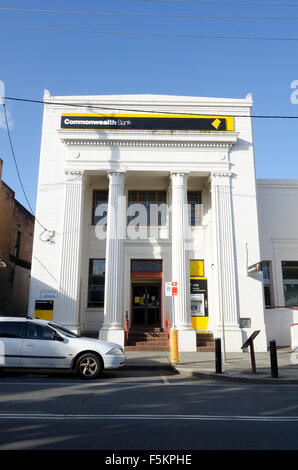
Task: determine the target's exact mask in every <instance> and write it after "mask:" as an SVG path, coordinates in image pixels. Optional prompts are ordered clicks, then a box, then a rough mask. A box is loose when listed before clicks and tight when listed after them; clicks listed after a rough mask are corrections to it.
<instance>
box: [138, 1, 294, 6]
mask: <svg viewBox="0 0 298 470" xmlns="http://www.w3.org/2000/svg"><path fill="white" fill-rule="evenodd" d="M142 1H143V2H164V3H184V4H187V3H190V4H197V5H221V6H241V7H246V6H248V7H298V3H251V2H213V1H212V2H204V1H198V0H185V1H184V0H142Z"/></svg>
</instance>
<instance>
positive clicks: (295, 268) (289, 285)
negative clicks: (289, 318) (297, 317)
mask: <svg viewBox="0 0 298 470" xmlns="http://www.w3.org/2000/svg"><path fill="white" fill-rule="evenodd" d="M281 266H282V277H283V286H284V296H285V306H287V307H297V306H298V261H282V262H281Z"/></svg>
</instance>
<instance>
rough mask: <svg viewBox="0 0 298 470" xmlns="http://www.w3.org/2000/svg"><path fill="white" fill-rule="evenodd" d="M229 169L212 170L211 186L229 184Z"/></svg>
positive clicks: (230, 174) (230, 173)
mask: <svg viewBox="0 0 298 470" xmlns="http://www.w3.org/2000/svg"><path fill="white" fill-rule="evenodd" d="M231 177H232V172H231V171H214V172H212V173H211V185H212V186H229V185H230V182H231Z"/></svg>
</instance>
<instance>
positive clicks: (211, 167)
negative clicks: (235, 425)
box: [29, 92, 298, 351]
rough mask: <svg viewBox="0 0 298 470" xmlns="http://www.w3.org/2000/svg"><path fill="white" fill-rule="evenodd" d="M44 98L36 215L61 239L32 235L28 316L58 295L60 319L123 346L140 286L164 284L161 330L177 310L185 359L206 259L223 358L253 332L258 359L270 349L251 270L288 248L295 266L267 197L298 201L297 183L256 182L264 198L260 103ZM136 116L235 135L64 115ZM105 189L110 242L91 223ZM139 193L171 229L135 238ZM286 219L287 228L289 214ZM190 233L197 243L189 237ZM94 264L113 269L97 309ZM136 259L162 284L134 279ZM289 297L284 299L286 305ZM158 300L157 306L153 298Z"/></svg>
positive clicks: (212, 325)
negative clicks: (222, 121) (85, 122)
mask: <svg viewBox="0 0 298 470" xmlns="http://www.w3.org/2000/svg"><path fill="white" fill-rule="evenodd" d="M45 101H46V102H47V104H45V109H44V120H43V129H42V144H41V157H40V170H39V182H38V195H37V210H36V216H37V219H38V220H39V221H40V222H41V223H42V224H43V225H45V226H46V227H47V229H48V230H49V231H52V232H54V233H51V234H49V232H46V233H42V230H41V229H40V227H39V226H38V225H36V227H35V239H34V250H33V259H32V277H31V288H30V305H29V314H30V315H33V314H34V311H35V302H36V301H37V300H39V299H40V298H41V295H42V293H44V292H45V291H49V292H50V294H49V295H51V293H52V295H53V299H54V310H53V318H54V320H55V321H57V322H59V323H61V324H63V325H65V326H67V327H68V328H71V329H73V330H77V331H84V332H86V331H87V332H90V331H93V332H99V335H100V337H102V338H107V339H109V340H112V341H115V342H117V343H121V344H124V324H125V316H126V312H127V314H128V319H129V323H130V325H131V324H133V322H134V318H136V317H134V315H135V314H134V313H133V311H134V310H133V309H134V308H137V307H138V306H139V305H138V302H141V300H142V296H138V295H139V294H138V292H140V291H139V290H138V286H140V285H141V284H142V285H143V287H144V288H145V289H147V288H149V287H150V286H151V287H152V289H153V290H152V291H151V293H152V292H154V286H155V287H156V288H157V290H156V292H159V293H160V294H158V295H159V297H158V300H159V301H160V308H159V309H158V314H156V315H157V316H156V321H157V322H159V323H160V326H161V327H162V328H164V325H165V319H166V312H168V313H169V315H170V319H171V323H172V325H173V323H175V327H176V328H177V329H178V331H179V341H180V350H181V351H194V350H196V339H195V338H196V332H195V329H194V327H193V326H194V323H193V321H192V318H191V299H192V297H191V294H190V261H192V260H200V261H203V262H204V263H203V265H204V275H203V276H202V278H203V277H204V279H206V278H207V284H208V314H209V318H208V324H207V327H205V329H208V330H209V331H211V332H213V334H214V337H223V338H224V340H225V349H226V351H240V350H241V346H242V344H243V343H244V342H245V340H246V339H247V338H248V337H249V336H250V334H251V333H252V332H253V331H255V330H260V334H259V335H258V336H257V338H256V340H255V350H256V351H265V350H267V335H269V336H270V337H271V339H274V338H272V335H271V332H270V331H271V330H270V326H269V327H268V325H267V329H266V327H265V318H266V317H265V313H264V312H265V308H264V295H263V278H262V273H256V274H253V275H250V276H249V275H248V274H247V268H248V266H251V265H253V264H255V263H259V262H260V261H262V260H268V261H269V260H270V261H272V262H273V263H275V261H277V260H282V259H284V258H283V256H285V255H284V254H283V253H282V250H284V249H285V250H290V252H288V253H287V259H291V260H295V259H297V252H298V251H297V248H298V245H297V244H298V240H297V239H298V226H297V219H296V221H295V222H293V224H294V225H293V226H292V227H290V226H289V227H288V231H287V232H285V233H284V234H281V232H280V230H279V229H280V224H279V223H276V225H275V226H274V231H273V227H272V223H271V221H272V219H271V215H270V214H269V212H268V211H267V209H268V207H267V206H270V211H271V210H274V207H273V205H272V206H271V202H268V197H267V195H268V194H269V195H270V191H271V192H273V193H274V195H275V196H274V197H276V198H277V199H278V200H279V196H278V192H279V191H281V192H282V191H283V189H282V188H283V184H285V186H286V189H285V191H288V190H289V187H288V186H290V191H292V193H291V195H289V198H290V199H289V203H291V204H293V206H294V207H296V209H297V193H298V191H297V182H296V183H293V184H292V185H291V183H289V185H288V183H283V182H281V183H280V186H281V187H280V188H279V187H278V184H277V186H276V184H273V185H272V187H271V186H270V181H269V182H266V181H263V180H259V181H258V193H257V182H256V176H255V164H254V147H253V137H252V126H251V118H250V114H251V107H252V99H251V96H250V95H248V96H247V97H246V98H245V99H237V100H236V99H216V98H192V97H173V96H158V95H131V96H123V95H120V96H79V97H74V96H67V97H65V96H63V97H61V96H55V97H53V96H50V94H49V93H48V92H45ZM57 103H59V104H57ZM63 103H65V105H63ZM69 104H72V106H70V105H69ZM130 110H131V112H134V113H136V112H137V113H139V114H142V113H144V115H145V114H146V113H151V114H152V113H159V114H167V113H172V114H177V115H198V116H219V117H220V116H234V127H233V129H230V130H216V129H214V130H211V131H210V130H207V131H203V130H200V131H198V130H136V129H134V130H133V129H65V128H61V115H62V113H69V114H73V115H76V114H83V113H85V114H86V115H87V114H91V115H92V114H93V113H97V114H100V113H103V114H109V115H111V114H112V113H115V115H120V114H125V113H128V112H129V111H130ZM157 115H158V114H157ZM106 190H108V197H109V199H108V211H107V212H108V218H107V227H106V234H105V239H102V238H103V237H101V236H100V233H99V232H98V226H97V225H95V224H93V222H92V206H93V200H94V191H106ZM140 191H149V192H153V191H155V192H158V191H161V192H164V194H165V197H166V204H167V206H168V207H169V212H168V213H167V217H166V221H165V223H163V224H160V225H159V226H158V227H157V228H156V227H155V228H156V230H155V231H152V232H149V233H148V234H147V236H143V237H142V238H137V239H136V238H135V233H136V232H135V227H134V226H133V225H132V226H129V227H127V214H126V206H127V204H128V202H127V201H128V198H129V197H130V194H132V192H134V193H138V192H140ZM190 191H191V192H194V193H195V192H199V193H200V195H201V196H200V197H201V203H202V217H201V222H200V224H199V225H196V226H191V227H189V225H188V218H187V211H186V209H185V207H186V206H185V204H186V203H187V201H188V192H190ZM295 191H296V192H295ZM257 196H258V197H259V202H258V201H257ZM131 197H132V196H131ZM295 198H296V199H295ZM266 201H267V202H266ZM285 205H286V210H287V203H286V204H285ZM111 208H113V210H111ZM282 216H283V217H285V219H286V220H287V217H288V212H286V211H285V210H284V208H283V215H282ZM140 230H141V231H142V228H140ZM187 230H188V238H186V237H185V236H184V234H185V231H187ZM294 233H295V234H296V235H293V234H294ZM189 234H190V235H189ZM48 235H50V236H49V237H48ZM260 237H261V239H260ZM295 237H296V239H295ZM47 238H49V240H48V241H46V240H47ZM272 240H273V241H272ZM282 240H283V241H282ZM260 241H261V248H260ZM284 242H285V243H284ZM291 250H292V251H291ZM293 250H294V251H295V250H296V258H295V254H294V251H293ZM289 257H290V258H289ZM90 260H105V296H104V305H102V306H93V307H92V306H90V303H89V300H90V298H89V296H90V292H89V290H88V286H89V284H90ZM134 260H161V261H162V272H160V273H159V274H158V275H155V277H154V275H152V277H150V274H148V272H146V273H145V274H144V278H142V276H141V274H140V273H139V274H138V277H137V276H134V275H133V273H132V268H131V267H132V262H133V261H134ZM274 266H275V265H274ZM274 269H276V270H277V268H276V267H274ZM167 281H176V282H177V283H178V295H177V296H175V297H173V299H174V300H173V302H174V315H173V309H172V298H171V297H168V296H166V295H165V282H167ZM274 282H275V283H276V286H275V288H274V291H275V292H276V294H277V295H278V296H279V295H280V296H281V297H282V294H280V289H282V281H281V279H280V273H278V271H276V272H275V280H274ZM146 286H147V287H146ZM158 286H159V287H158ZM158 289H160V290H158ZM146 292H148V290H146ZM148 295H149V294H148ZM144 296H145V294H144ZM144 296H143V297H144ZM281 297H279V298H278V301H279V302H281V305H284V300H283V299H282V298H281ZM144 298H145V297H144ZM152 298H153V299H155V301H156V294H155V295H154V296H153V295H152ZM142 302H143V301H142ZM276 305H277V304H276ZM142 308H143V307H142ZM135 311H136V310H135ZM271 312H273V310H271ZM267 313H268V312H267V311H266V315H267ZM245 319H246V320H248V322H247V323H246V324H244V323H243V320H245ZM173 320H174V321H173ZM198 324H200V325H201V323H198ZM245 325H246V326H245ZM272 334H274V332H273V333H272ZM289 344H290V343H289Z"/></svg>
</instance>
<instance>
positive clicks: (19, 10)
mask: <svg viewBox="0 0 298 470" xmlns="http://www.w3.org/2000/svg"><path fill="white" fill-rule="evenodd" d="M0 11H7V12H14V13H15V12H16V13H50V14H63V15H92V16H94V15H99V16H124V17H144V18H174V19H209V20H262V21H263V20H269V21H297V20H298V17H293V16H288V17H276V16H269V17H268V16H210V15H167V14H157V13H125V12H109V11H74V10H33V9H25V8H0Z"/></svg>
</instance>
